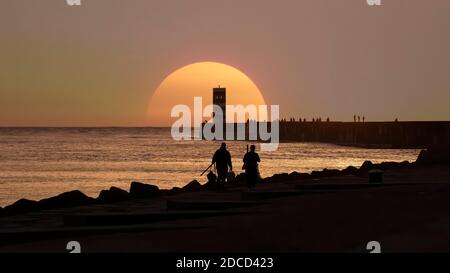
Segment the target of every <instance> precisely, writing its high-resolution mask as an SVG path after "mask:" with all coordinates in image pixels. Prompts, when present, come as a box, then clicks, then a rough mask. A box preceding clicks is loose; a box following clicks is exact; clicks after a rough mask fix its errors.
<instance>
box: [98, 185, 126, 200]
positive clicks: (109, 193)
mask: <svg viewBox="0 0 450 273" xmlns="http://www.w3.org/2000/svg"><path fill="white" fill-rule="evenodd" d="M128 199H130V194H129V193H128V192H127V191H125V190H122V189H119V188H116V187H111V188H110V189H109V190H102V191H101V192H100V195H99V196H98V197H97V200H99V201H100V202H102V203H115V202H121V201H126V200H128Z"/></svg>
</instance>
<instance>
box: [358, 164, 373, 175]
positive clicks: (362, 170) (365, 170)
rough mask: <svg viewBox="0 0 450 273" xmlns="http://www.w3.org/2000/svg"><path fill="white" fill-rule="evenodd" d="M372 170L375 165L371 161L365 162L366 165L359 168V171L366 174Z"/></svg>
mask: <svg viewBox="0 0 450 273" xmlns="http://www.w3.org/2000/svg"><path fill="white" fill-rule="evenodd" d="M372 169H373V163H372V162H371V161H364V163H363V164H362V165H361V167H360V168H359V171H360V172H363V173H366V172H368V171H370V170H372Z"/></svg>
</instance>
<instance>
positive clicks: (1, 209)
mask: <svg viewBox="0 0 450 273" xmlns="http://www.w3.org/2000/svg"><path fill="white" fill-rule="evenodd" d="M2 216H3V208H2V207H0V217H2Z"/></svg>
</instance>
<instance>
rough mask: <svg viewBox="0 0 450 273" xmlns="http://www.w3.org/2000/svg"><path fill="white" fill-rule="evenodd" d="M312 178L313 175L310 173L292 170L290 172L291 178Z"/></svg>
mask: <svg viewBox="0 0 450 273" xmlns="http://www.w3.org/2000/svg"><path fill="white" fill-rule="evenodd" d="M310 178H311V175H310V174H309V173H299V172H291V173H290V174H289V180H306V179H310Z"/></svg>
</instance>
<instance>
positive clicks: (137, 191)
mask: <svg viewBox="0 0 450 273" xmlns="http://www.w3.org/2000/svg"><path fill="white" fill-rule="evenodd" d="M130 195H131V197H133V198H152V197H158V196H160V195H161V191H160V190H159V188H158V187H157V186H155V185H150V184H144V183H141V182H132V183H131V186H130Z"/></svg>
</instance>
